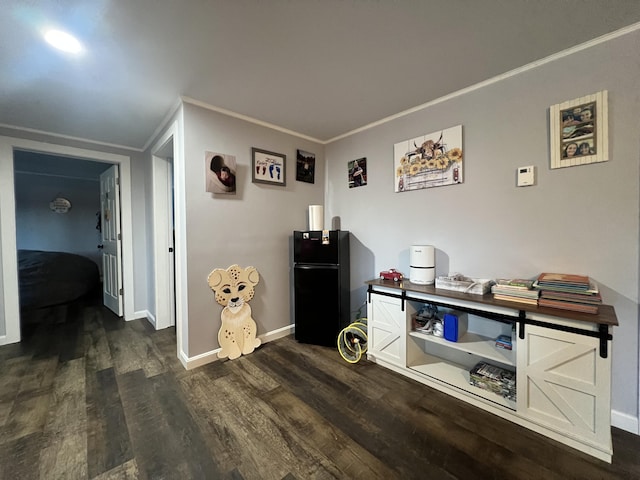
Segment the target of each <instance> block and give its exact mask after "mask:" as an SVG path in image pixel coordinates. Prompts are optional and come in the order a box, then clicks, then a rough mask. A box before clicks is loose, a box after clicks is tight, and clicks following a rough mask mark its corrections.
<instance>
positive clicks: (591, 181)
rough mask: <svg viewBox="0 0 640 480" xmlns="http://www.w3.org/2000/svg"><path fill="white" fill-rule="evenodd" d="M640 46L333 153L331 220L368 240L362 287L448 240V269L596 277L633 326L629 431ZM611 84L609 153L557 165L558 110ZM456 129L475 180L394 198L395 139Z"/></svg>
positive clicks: (358, 280)
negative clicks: (355, 181) (363, 181)
mask: <svg viewBox="0 0 640 480" xmlns="http://www.w3.org/2000/svg"><path fill="white" fill-rule="evenodd" d="M639 50H640V32H637V31H636V32H634V33H631V34H627V35H626V36H623V37H620V38H616V39H612V40H609V41H607V42H606V43H602V44H598V45H595V46H592V47H591V48H588V49H586V50H583V51H579V52H574V53H573V54H571V55H569V56H566V57H564V58H559V59H557V60H555V61H552V62H549V63H546V64H542V65H540V66H538V67H536V68H532V69H530V70H528V71H524V72H521V73H519V74H517V75H514V76H511V77H509V78H504V79H502V80H501V81H496V82H495V83H492V84H489V85H486V86H484V87H482V88H478V89H476V90H472V91H468V92H467V93H464V94H461V95H459V96H456V97H454V98H450V99H448V100H446V101H442V102H440V103H435V104H432V105H431V106H427V107H426V108H424V109H421V110H419V111H416V112H414V113H411V114H408V115H406V116H401V117H399V118H396V119H394V120H392V121H389V122H387V123H383V124H381V125H379V126H376V127H375V128H371V129H368V130H364V131H362V132H360V133H357V134H354V135H352V136H349V137H346V138H344V139H341V140H338V141H336V142H333V143H331V144H329V145H327V146H326V149H325V155H326V161H327V169H328V181H327V193H326V197H327V205H326V208H327V209H328V215H330V216H339V217H340V218H341V221H342V225H343V228H344V229H348V230H351V231H352V232H353V234H354V236H355V237H356V238H357V240H358V242H359V244H360V245H359V249H358V251H354V256H358V258H360V259H361V263H360V265H359V267H358V268H357V269H354V270H353V271H352V276H351V278H352V289H356V288H357V287H358V285H361V284H362V282H364V281H365V280H367V279H370V278H373V277H375V276H376V274H377V272H379V271H380V270H382V269H387V268H389V267H398V268H399V269H400V270H401V271H404V272H405V273H407V272H408V260H409V259H408V247H409V245H411V244H414V243H428V244H433V245H435V246H436V248H437V258H436V269H437V275H442V274H446V273H448V272H460V273H463V274H465V275H468V276H472V277H483V278H496V277H511V276H518V277H534V276H536V275H537V274H539V273H541V272H545V271H547V272H548V271H557V272H568V273H582V274H587V275H590V276H591V277H592V278H593V279H595V280H596V281H597V282H598V283H599V284H600V287H601V289H602V293H603V297H604V301H605V303H608V304H612V305H614V306H615V309H616V313H617V316H618V320H619V323H620V326H619V327H616V328H614V331H613V335H614V341H613V371H614V374H613V398H612V408H613V410H614V411H615V413H616V414H617V416H618V417H617V418H618V421H619V423H620V422H622V423H624V422H625V421H628V422H629V423H628V425H627V427H629V428H627V429H629V430H632V431H633V430H635V431H636V432H637V417H638V412H637V409H638V290H639V282H638V267H639V263H638V242H639V240H640V239H639V236H638V231H639V178H638V173H639V160H640V136H639V135H640V115H639V114H638V112H640V97H639V90H638V85H640V62H638V57H637V52H638V51H639ZM437 74H446V72H438V73H437ZM416 81H428V79H416ZM390 88H392V86H390ZM605 89H606V90H608V92H609V129H610V161H608V162H605V163H599V164H592V165H585V166H579V167H571V168H564V169H557V170H550V168H549V164H550V162H549V119H548V115H549V106H550V105H553V104H557V103H561V102H563V101H566V100H571V99H573V98H577V97H580V96H583V95H588V94H592V93H595V92H597V91H600V90H605ZM454 125H463V147H464V183H463V184H461V185H452V186H447V187H437V188H432V189H425V190H419V191H410V192H404V193H394V167H393V145H394V144H395V143H397V142H400V141H402V140H406V139H410V138H413V137H417V136H419V135H422V134H425V133H430V132H435V131H437V130H440V129H443V128H447V127H451V126H454ZM360 157H366V158H367V167H368V181H369V184H368V185H367V186H365V187H360V188H355V189H349V188H348V186H347V181H346V168H347V167H346V165H347V162H348V161H349V160H353V159H357V158H360ZM526 165H534V166H535V167H536V169H537V175H538V178H537V185H536V186H532V187H526V188H517V187H516V186H515V173H516V169H517V167H520V166H526ZM352 245H353V244H352ZM361 292H364V289H362V290H361ZM362 297H363V299H364V293H362ZM634 425H635V426H634Z"/></svg>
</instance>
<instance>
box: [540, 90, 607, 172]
mask: <svg viewBox="0 0 640 480" xmlns="http://www.w3.org/2000/svg"><path fill="white" fill-rule="evenodd" d="M549 125H550V137H551V138H550V139H549V145H550V149H551V150H550V157H551V168H552V169H553V168H563V167H574V166H577V165H586V164H589V163H597V162H606V161H607V160H609V139H608V114H607V91H606V90H603V91H602V92H598V93H595V94H593V95H587V96H585V97H580V98H576V99H574V100H569V101H567V102H564V103H559V104H557V105H552V106H551V107H550V108H549Z"/></svg>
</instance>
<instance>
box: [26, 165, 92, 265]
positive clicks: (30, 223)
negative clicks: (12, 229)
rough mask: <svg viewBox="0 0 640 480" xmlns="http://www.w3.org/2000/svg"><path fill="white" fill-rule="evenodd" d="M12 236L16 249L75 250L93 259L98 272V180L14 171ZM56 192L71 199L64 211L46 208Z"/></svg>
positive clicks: (55, 195)
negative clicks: (14, 199) (69, 205)
mask: <svg viewBox="0 0 640 480" xmlns="http://www.w3.org/2000/svg"><path fill="white" fill-rule="evenodd" d="M14 183H15V197H16V239H17V246H18V249H28V250H47V251H62V252H69V253H76V254H78V255H83V256H85V257H88V258H90V259H91V260H93V261H94V262H95V263H96V265H98V268H99V270H100V271H101V272H102V256H101V254H100V251H99V250H98V244H99V243H100V232H99V231H98V230H97V229H96V224H97V217H96V212H99V211H100V182H99V180H98V179H97V178H96V179H95V180H88V179H78V178H63V177H56V176H52V175H39V174H33V173H19V172H16V173H15V181H14ZM58 195H60V196H62V197H64V198H66V199H68V200H69V201H70V202H71V209H70V210H69V211H68V212H67V213H64V214H63V213H54V212H52V211H51V209H50V208H49V202H51V201H52V200H53V199H54V198H56V197H57V196H58Z"/></svg>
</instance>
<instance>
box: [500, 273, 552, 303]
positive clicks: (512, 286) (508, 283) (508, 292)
mask: <svg viewBox="0 0 640 480" xmlns="http://www.w3.org/2000/svg"><path fill="white" fill-rule="evenodd" d="M491 293H493V298H495V299H496V300H505V301H507V302H518V303H526V304H529V305H537V304H538V296H539V295H540V292H539V291H538V290H535V289H534V288H533V280H525V279H519V278H516V279H506V278H498V279H497V280H496V284H495V285H493V286H492V287H491Z"/></svg>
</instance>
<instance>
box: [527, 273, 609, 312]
mask: <svg viewBox="0 0 640 480" xmlns="http://www.w3.org/2000/svg"><path fill="white" fill-rule="evenodd" d="M533 286H534V288H535V289H537V290H539V291H540V299H539V300H538V305H540V306H541V307H552V308H561V309H563V310H572V311H574V312H583V313H593V314H596V313H598V305H600V304H602V296H601V295H600V292H599V290H598V286H597V285H596V283H595V282H594V281H593V280H592V279H591V278H589V277H588V276H586V275H575V274H569V273H541V274H540V276H539V277H538V279H537V280H536V281H535V282H534V284H533Z"/></svg>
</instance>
